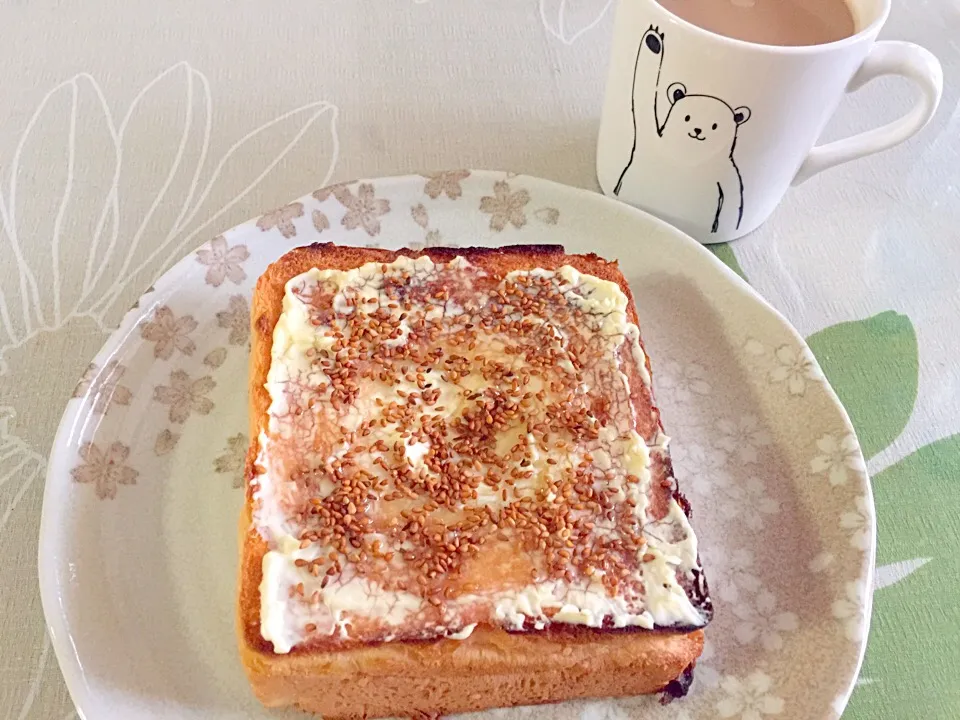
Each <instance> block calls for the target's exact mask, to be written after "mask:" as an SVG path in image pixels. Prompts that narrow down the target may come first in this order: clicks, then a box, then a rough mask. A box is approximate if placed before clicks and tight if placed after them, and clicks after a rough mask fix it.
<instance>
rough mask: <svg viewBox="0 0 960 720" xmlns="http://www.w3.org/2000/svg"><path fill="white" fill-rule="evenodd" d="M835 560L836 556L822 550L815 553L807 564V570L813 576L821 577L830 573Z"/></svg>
mask: <svg viewBox="0 0 960 720" xmlns="http://www.w3.org/2000/svg"><path fill="white" fill-rule="evenodd" d="M836 559H837V556H836V555H834V554H833V553H832V552H830V551H829V550H824V551H823V552H821V553H817V555H816V557H814V558H813V560H811V561H810V562H809V563H808V564H807V568H808V569H809V570H810V572H812V573H814V574H815V575H821V574H823V573H825V572H829V571H830V569H831V568H832V567H833V564H834V562H835V561H836Z"/></svg>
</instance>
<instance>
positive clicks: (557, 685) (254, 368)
mask: <svg viewBox="0 0 960 720" xmlns="http://www.w3.org/2000/svg"><path fill="white" fill-rule="evenodd" d="M399 255H406V256H408V257H419V256H421V255H427V256H429V257H430V258H431V259H433V260H434V261H436V262H449V261H450V260H452V259H453V258H454V257H456V256H458V255H459V256H463V257H465V258H466V259H467V260H468V261H469V262H471V263H472V264H474V265H477V266H479V267H481V268H483V269H484V270H486V271H487V272H489V273H491V274H496V275H505V274H506V273H508V272H511V271H513V270H518V269H530V268H537V267H539V268H543V269H548V270H553V269H557V268H559V267H561V266H563V265H572V266H573V267H575V268H576V269H577V270H579V271H581V272H584V273H588V274H590V275H593V276H595V277H599V278H601V279H604V280H609V281H612V282H615V283H617V284H618V285H619V286H620V287H621V289H622V290H623V292H624V293H625V294H626V296H627V299H628V308H627V314H628V317H629V318H630V321H631V322H633V323H637V322H638V319H637V314H636V308H635V306H634V302H633V296H632V294H631V292H630V288H629V286H628V285H627V283H626V280H625V279H624V277H623V275H622V273H621V272H620V270H619V268H618V267H617V264H616V263H615V262H609V261H606V260H604V259H602V258H600V257H598V256H596V255H592V254H591V255H567V254H565V253H564V251H563V249H562V248H561V247H559V246H510V247H505V248H496V249H491V248H458V249H447V248H430V249H427V250H423V251H410V250H399V251H389V250H381V249H372V248H354V247H341V246H336V245H332V244H314V245H310V246H307V247H302V248H297V249H295V250H292V251H291V252H289V253H287V254H286V255H284V256H283V257H282V258H280V259H279V260H278V261H277V262H275V263H273V264H272V265H271V266H270V267H269V268H268V269H267V270H266V272H265V273H264V274H263V275H262V276H261V277H260V279H259V280H258V282H257V287H256V291H255V293H254V297H253V303H252V312H251V328H252V346H251V355H250V437H251V447H250V450H249V451H248V455H247V468H246V473H247V479H248V483H247V491H246V492H247V495H246V503H245V506H244V511H243V514H242V517H241V519H240V540H241V566H240V582H239V598H238V599H239V606H238V623H239V628H238V630H239V636H240V651H241V658H242V660H243V664H244V667H245V669H246V671H247V674H248V676H249V678H250V682H251V684H252V685H253V688H254V691H255V693H256V694H257V696H258V697H259V698H260V700H261V701H262V702H263V703H264V704H266V705H268V706H284V705H290V704H296V705H298V706H300V707H301V708H303V709H305V710H309V711H313V712H320V713H322V714H323V715H324V716H327V717H344V718H346V717H368V716H369V717H377V716H381V715H396V714H406V715H414V714H430V713H450V712H462V711H466V710H475V709H482V708H487V707H497V706H506V705H516V704H529V703H538V702H551V701H559V700H565V699H571V698H577V697H588V696H593V697H596V696H606V695H632V694H642V693H649V692H655V691H658V690H661V689H663V688H664V686H666V685H667V683H669V682H670V681H672V680H674V679H675V678H677V677H678V676H679V675H680V674H681V673H682V672H683V671H684V670H685V669H686V668H687V667H688V666H690V665H692V664H693V663H694V661H695V660H696V658H697V657H699V655H700V652H701V650H702V647H703V632H702V631H701V630H695V631H693V632H682V631H681V632H672V631H657V632H636V631H634V632H621V631H611V630H593V629H588V628H570V629H565V628H560V629H557V627H556V626H554V627H550V628H548V629H546V630H544V631H540V632H532V633H520V634H514V633H508V632H506V631H504V630H502V629H498V628H493V627H484V626H481V627H478V628H477V629H476V630H475V631H474V633H473V635H471V636H470V637H469V638H467V639H466V640H462V641H457V640H434V641H428V642H391V643H382V644H371V645H365V646H361V647H355V648H351V649H342V650H332V651H326V650H316V649H313V650H299V651H298V650H297V649H295V650H294V651H293V652H291V653H289V654H287V655H279V654H275V653H274V652H273V649H272V645H271V644H270V643H269V642H267V641H265V640H264V639H263V638H262V636H261V634H260V593H259V585H260V581H261V577H262V570H261V563H262V559H263V555H264V554H265V553H266V551H267V546H266V543H265V542H264V541H263V539H262V538H261V537H260V535H259V533H258V532H257V530H256V529H255V528H254V527H253V525H252V517H251V515H252V503H253V498H252V490H251V484H250V482H249V480H250V479H252V478H254V477H255V475H256V473H257V467H256V463H255V460H256V453H257V438H258V437H259V434H260V432H261V430H262V429H265V423H266V418H267V409H268V407H269V404H270V398H269V394H268V393H267V390H266V388H265V387H264V384H265V382H266V377H267V372H268V370H269V367H270V361H271V356H270V352H271V345H272V340H273V329H274V326H275V325H276V323H277V320H278V319H279V317H280V313H281V310H282V301H283V295H284V286H285V283H286V281H287V280H289V279H290V278H292V277H294V276H296V275H298V274H300V273H303V272H306V271H307V270H309V269H310V268H313V267H319V268H335V269H341V270H346V269H351V268H355V267H358V266H360V265H363V264H364V263H367V262H384V263H389V262H392V261H393V260H395V259H396V258H397V257H398V256H399ZM649 369H650V368H649V360H647V370H648V372H649ZM630 387H631V388H632V389H633V390H632V397H631V400H632V402H633V403H634V405H635V407H637V408H644V409H645V410H646V411H647V415H646V416H642V414H638V415H640V416H641V417H640V420H641V422H640V423H639V424H638V427H637V431H638V432H639V433H640V434H641V435H643V436H644V437H648V438H649V437H652V436H653V435H654V434H655V433H656V431H657V430H658V429H659V414H658V413H657V412H656V409H655V408H654V409H653V411H652V412H650V408H653V403H652V398H651V397H650V394H649V390H648V388H647V386H646V384H645V383H644V382H642V381H640V379H639V378H631V382H630ZM666 473H667V474H668V475H669V474H670V473H669V467H667V468H666ZM672 492H674V490H673V489H672V488H664V490H663V494H664V498H663V499H664V503H666V500H667V499H668V498H669V496H670V494H671V493H672ZM372 689H375V690H374V691H373V692H372V691H371V690H372Z"/></svg>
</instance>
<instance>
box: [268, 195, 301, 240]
mask: <svg viewBox="0 0 960 720" xmlns="http://www.w3.org/2000/svg"><path fill="white" fill-rule="evenodd" d="M299 217H303V203H302V202H292V203H290V204H288V205H284V206H283V207H278V208H277V209H276V210H271V211H270V212H268V213H266V214H264V215H263V216H261V217H260V219H259V220H257V227H258V228H260V229H261V230H263V231H264V232H267V231H268V230H273V229H274V228H276V229H277V230H279V231H280V234H281V235H283V236H284V237H285V238H292V237H296V235H297V226H296V225H294V224H293V221H294V220H296V219H297V218H299Z"/></svg>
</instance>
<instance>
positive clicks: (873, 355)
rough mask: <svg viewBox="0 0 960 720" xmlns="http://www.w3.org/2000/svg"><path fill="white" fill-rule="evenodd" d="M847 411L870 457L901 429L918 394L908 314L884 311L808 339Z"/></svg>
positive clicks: (893, 438) (831, 327)
mask: <svg viewBox="0 0 960 720" xmlns="http://www.w3.org/2000/svg"><path fill="white" fill-rule="evenodd" d="M807 343H808V344H809V345H810V349H811V350H813V354H814V355H815V356H816V358H817V360H818V361H819V363H820V367H821V368H822V369H823V372H824V374H825V375H826V376H827V378H828V379H829V380H830V384H831V385H832V386H833V389H834V390H835V391H836V393H837V395H839V396H840V401H841V402H842V403H843V406H844V407H845V408H846V409H847V412H848V413H849V414H850V420H851V421H852V422H853V426H854V428H856V430H857V436H858V437H859V439H860V447H861V449H862V450H863V455H864V457H866V458H867V459H870V458H871V457H873V456H874V455H876V454H877V453H878V452H880V451H881V450H883V449H884V448H885V447H887V446H888V445H890V443H892V442H893V441H894V440H895V439H896V438H897V437H898V436H899V435H900V433H901V432H902V431H903V428H904V427H905V426H906V424H907V421H908V420H909V419H910V414H911V412H913V403H914V401H915V400H916V398H917V380H918V377H919V370H918V355H917V336H916V333H914V331H913V325H912V324H911V323H910V319H909V318H907V317H906V316H904V315H898V314H897V313H895V312H892V311H891V312H885V313H880V314H879V315H875V316H873V317H871V318H867V319H866V320H859V321H855V322H845V323H840V324H839V325H832V326H830V327H828V328H826V329H824V330H821V331H820V332H818V333H815V334H814V335H811V336H810V337H809V338H807Z"/></svg>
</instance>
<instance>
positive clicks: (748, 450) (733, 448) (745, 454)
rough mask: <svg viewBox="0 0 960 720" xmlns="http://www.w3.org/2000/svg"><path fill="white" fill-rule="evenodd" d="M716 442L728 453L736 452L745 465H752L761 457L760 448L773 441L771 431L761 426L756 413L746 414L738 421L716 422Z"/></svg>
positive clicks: (738, 458)
mask: <svg viewBox="0 0 960 720" xmlns="http://www.w3.org/2000/svg"><path fill="white" fill-rule="evenodd" d="M716 430H717V435H716V439H715V441H714V442H715V443H716V445H717V447H720V448H723V449H724V450H726V451H727V452H728V453H731V454H734V455H736V457H737V460H739V461H740V462H741V463H743V464H744V465H750V464H752V463H755V462H757V461H758V460H759V459H760V456H759V453H758V452H757V451H758V449H759V448H762V447H766V446H767V445H769V444H770V443H771V442H772V438H771V437H770V433H769V432H767V430H766V429H764V428H763V427H761V425H760V419H759V418H758V417H757V416H756V415H744V416H743V417H741V418H740V419H739V420H737V421H733V420H719V421H717V424H716Z"/></svg>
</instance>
